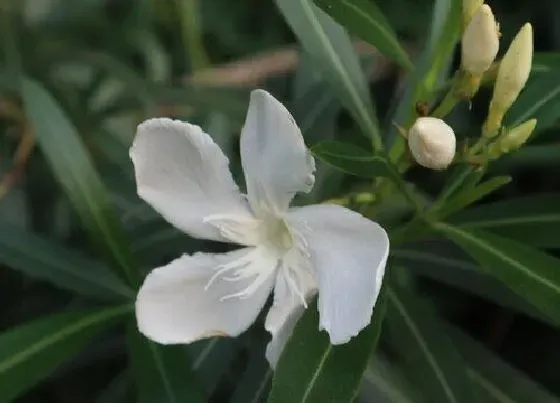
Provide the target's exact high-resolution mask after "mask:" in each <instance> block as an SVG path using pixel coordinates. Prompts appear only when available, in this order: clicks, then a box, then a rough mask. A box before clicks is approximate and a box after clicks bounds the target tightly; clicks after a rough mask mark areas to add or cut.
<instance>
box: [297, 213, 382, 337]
mask: <svg viewBox="0 0 560 403" xmlns="http://www.w3.org/2000/svg"><path fill="white" fill-rule="evenodd" d="M287 220H288V222H289V223H290V225H291V226H292V228H293V229H294V230H295V231H297V232H299V234H300V235H301V236H303V238H304V239H305V240H306V241H307V243H308V252H309V253H310V255H311V259H312V262H313V265H314V266H315V270H316V272H317V277H318V283H319V300H318V308H319V316H320V327H321V329H324V330H326V331H327V332H328V333H329V336H330V339H331V343H332V344H342V343H346V342H347V341H348V340H350V338H351V337H353V336H355V335H357V334H358V333H359V332H360V330H362V329H363V328H364V327H365V326H367V325H368V324H369V322H370V320H371V314H372V310H373V307H374V305H375V302H376V300H377V297H378V295H379V291H380V289H381V282H382V280H383V275H384V273H385V264H386V262H387V256H388V254H389V238H388V237H387V233H386V232H385V230H384V229H383V228H381V226H379V225H378V224H377V223H374V222H373V221H370V220H368V219H367V218H365V217H363V216H362V215H360V214H358V213H356V212H353V211H351V210H348V209H346V208H343V207H340V206H334V205H326V204H325V205H314V206H306V207H302V208H298V209H292V210H290V212H289V213H288V214H287Z"/></svg>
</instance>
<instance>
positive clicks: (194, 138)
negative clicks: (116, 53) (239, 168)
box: [130, 118, 250, 241]
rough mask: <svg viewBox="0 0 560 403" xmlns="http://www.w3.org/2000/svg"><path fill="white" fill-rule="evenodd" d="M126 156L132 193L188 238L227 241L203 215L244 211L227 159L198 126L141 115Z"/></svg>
mask: <svg viewBox="0 0 560 403" xmlns="http://www.w3.org/2000/svg"><path fill="white" fill-rule="evenodd" d="M130 157H131V159H132V162H133V163H134V169H135V173H136V185H137V188H138V195H139V196H140V197H141V198H142V199H144V200H145V201H146V202H148V203H149V204H151V205H152V207H153V208H154V209H155V210H156V211H158V212H159V213H160V214H161V215H162V216H163V217H164V218H165V219H166V220H167V221H169V222H170V223H171V224H173V225H174V226H176V227H177V228H179V229H180V230H182V231H184V232H186V233H187V234H189V235H191V236H193V237H197V238H206V239H212V240H218V241H224V240H230V239H227V238H226V237H224V236H223V235H222V234H221V233H220V231H219V230H218V229H217V228H216V226H214V225H212V223H210V222H204V221H203V218H204V217H207V216H211V215H215V214H229V215H230V216H232V217H235V216H239V217H240V221H243V217H246V216H250V211H249V209H248V206H247V203H246V201H245V200H244V199H243V197H242V196H241V194H240V193H239V189H238V187H237V185H236V184H235V182H234V181H233V178H232V177H231V173H230V172H229V169H228V159H227V158H226V156H225V155H224V154H223V153H222V151H221V150H220V148H219V147H218V146H217V145H216V144H215V143H214V141H213V140H212V139H211V138H210V136H209V135H208V134H206V133H204V132H203V131H202V129H201V128H200V127H198V126H195V125H191V124H188V123H184V122H181V121H178V120H171V119H167V118H158V119H150V120H147V121H145V122H144V123H142V124H140V125H139V126H138V130H137V133H136V138H135V139H134V144H133V145H132V147H131V148H130ZM233 241H237V240H233Z"/></svg>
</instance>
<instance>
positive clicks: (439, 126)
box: [408, 117, 456, 170]
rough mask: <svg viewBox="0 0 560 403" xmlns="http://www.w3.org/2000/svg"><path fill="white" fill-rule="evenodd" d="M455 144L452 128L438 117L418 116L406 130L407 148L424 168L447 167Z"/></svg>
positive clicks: (451, 158) (453, 154) (453, 152)
mask: <svg viewBox="0 0 560 403" xmlns="http://www.w3.org/2000/svg"><path fill="white" fill-rule="evenodd" d="M455 146H456V140H455V133H454V132H453V129H452V128H451V127H450V126H449V125H447V124H446V123H445V122H444V121H443V120H441V119H438V118H433V117H422V118H418V119H416V122H414V125H412V127H411V128H410V130H409V131H408V148H409V149H410V152H411V153H412V156H413V157H414V159H415V160H416V162H417V163H418V164H420V165H422V166H424V167H426V168H431V169H437V170H439V169H445V168H447V167H448V166H449V165H450V164H451V162H452V161H453V157H454V156H455Z"/></svg>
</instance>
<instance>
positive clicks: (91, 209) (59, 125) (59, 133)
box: [21, 79, 136, 282]
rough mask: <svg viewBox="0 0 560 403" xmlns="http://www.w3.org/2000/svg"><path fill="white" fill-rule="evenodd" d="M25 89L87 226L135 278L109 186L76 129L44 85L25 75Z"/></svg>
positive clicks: (58, 173)
mask: <svg viewBox="0 0 560 403" xmlns="http://www.w3.org/2000/svg"><path fill="white" fill-rule="evenodd" d="M21 91H22V96H23V102H24V106H25V110H26V112H27V115H28V118H29V120H30V122H31V124H32V126H33V129H34V132H35V136H36V138H37V142H38V144H39V146H40V147H41V150H42V151H43V154H44V155H45V157H46V159H47V161H48V162H49V165H50V167H51V169H52V170H53V173H54V175H55V177H56V179H57V180H58V181H59V182H60V184H61V185H62V187H63V188H64V191H65V192H66V195H67V196H68V198H69V199H70V201H71V202H72V205H73V206H74V208H75V209H76V211H77V212H78V214H79V216H80V218H81V219H82V222H83V223H84V226H85V229H86V230H87V231H88V232H89V234H90V236H91V238H92V240H93V241H94V243H95V244H96V245H98V246H99V247H100V248H101V249H102V250H103V251H104V252H105V254H106V256H107V257H108V258H109V259H110V260H111V261H112V262H113V263H114V266H115V267H116V268H118V269H119V271H120V273H121V275H122V276H123V277H124V278H126V279H128V280H129V281H130V282H134V281H135V278H136V273H135V272H134V264H133V260H132V255H131V254H130V251H129V249H128V245H127V243H126V241H125V240H124V234H123V232H122V229H121V228H120V225H119V223H118V221H117V218H116V216H115V215H114V213H113V211H112V208H111V204H110V201H109V197H108V195H107V192H106V189H105V187H104V185H103V183H102V182H101V180H100V179H99V176H98V175H97V172H96V171H95V168H94V166H93V164H92V162H91V159H90V157H89V155H88V153H87V151H86V149H85V147H84V145H83V143H82V141H81V139H80V137H79V135H78V133H77V132H76V129H75V128H74V126H73V125H72V123H71V121H70V120H69V118H68V117H67V116H66V114H65V113H64V111H63V110H62V109H61V107H60V106H59V105H58V104H57V102H56V101H55V99H54V98H53V97H52V96H51V95H50V94H49V93H48V92H47V91H46V90H45V88H43V86H42V85H40V84H39V83H37V82H35V81H32V80H30V79H24V80H23V82H22V85H21Z"/></svg>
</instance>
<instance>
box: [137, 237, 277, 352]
mask: <svg viewBox="0 0 560 403" xmlns="http://www.w3.org/2000/svg"><path fill="white" fill-rule="evenodd" d="M255 251H256V249H254V248H245V249H241V250H237V251H234V252H229V253H227V254H203V253H197V254H195V255H192V256H189V255H183V256H182V257H180V258H178V259H176V260H174V261H173V262H171V263H170V264H168V265H167V266H163V267H160V268H157V269H155V270H153V271H152V272H151V273H150V274H149V275H148V276H147V277H146V279H145V280H144V284H143V285H142V287H141V288H140V292H139V293H138V297H137V299H136V319H137V322H138V328H139V330H140V332H142V333H143V334H144V335H146V336H147V337H148V338H150V339H152V340H154V341H156V342H158V343H162V344H178V343H185V344H186V343H191V342H193V341H195V340H199V339H202V338H206V337H211V336H218V335H222V336H223V335H227V336H237V335H239V334H241V333H242V332H244V331H245V330H246V329H247V328H248V327H249V326H250V325H251V323H253V322H254V320H255V319H256V317H257V315H258V314H259V312H260V311H261V309H262V307H263V305H264V304H265V302H266V299H267V297H268V295H269V294H270V292H271V290H272V286H273V281H274V268H275V265H276V262H275V261H272V260H267V259H264V258H262V255H258V254H255V253H254V252H255ZM247 256H249V257H255V256H260V258H258V259H255V260H253V261H251V262H250V264H249V267H250V269H251V270H253V269H254V270H255V272H258V273H263V274H264V275H265V277H264V278H263V283H262V284H261V285H260V287H258V289H257V290H256V292H255V293H254V294H252V295H251V296H250V297H247V298H237V297H232V298H225V299H224V297H227V296H231V295H232V294H235V293H239V292H241V291H243V290H244V289H246V288H247V287H248V286H249V285H250V284H252V283H253V280H254V278H255V277H254V276H251V277H250V278H242V279H240V280H237V281H228V280H227V277H228V275H229V276H231V273H229V274H224V275H221V276H218V277H217V278H215V279H214V280H213V281H212V282H211V284H210V285H209V286H208V284H209V281H210V279H211V278H212V276H213V274H215V273H216V271H217V269H218V268H219V266H220V265H224V264H227V263H231V262H234V261H235V260H238V259H240V258H243V257H247Z"/></svg>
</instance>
